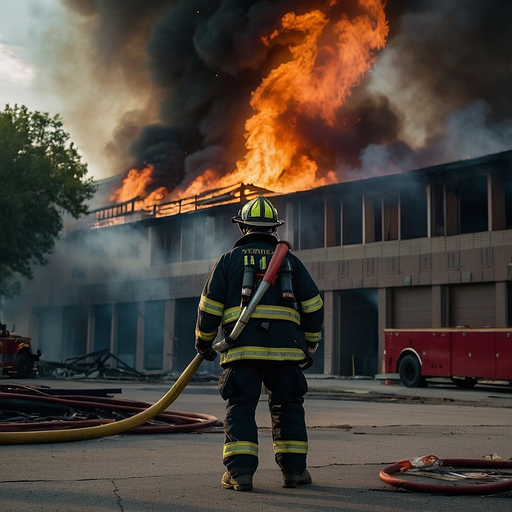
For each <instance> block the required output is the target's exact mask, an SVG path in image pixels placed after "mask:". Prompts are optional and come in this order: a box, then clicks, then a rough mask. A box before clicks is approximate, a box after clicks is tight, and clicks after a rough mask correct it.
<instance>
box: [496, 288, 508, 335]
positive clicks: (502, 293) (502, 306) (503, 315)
mask: <svg viewBox="0 0 512 512" xmlns="http://www.w3.org/2000/svg"><path fill="white" fill-rule="evenodd" d="M495 289H496V327H508V297H507V283H506V281H500V282H498V283H496V287H495Z"/></svg>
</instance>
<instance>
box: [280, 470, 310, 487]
mask: <svg viewBox="0 0 512 512" xmlns="http://www.w3.org/2000/svg"><path fill="white" fill-rule="evenodd" d="M311 482H312V480H311V475H310V474H309V471H308V470H307V469H305V470H304V473H302V475H295V474H293V473H285V472H284V471H283V487H297V485H307V484H310V483H311Z"/></svg>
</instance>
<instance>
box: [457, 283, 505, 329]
mask: <svg viewBox="0 0 512 512" xmlns="http://www.w3.org/2000/svg"><path fill="white" fill-rule="evenodd" d="M449 315H450V316H449V323H450V326H453V327H454V326H457V325H467V326H469V327H496V291H495V286H494V283H479V284H457V285H452V286H450V288H449Z"/></svg>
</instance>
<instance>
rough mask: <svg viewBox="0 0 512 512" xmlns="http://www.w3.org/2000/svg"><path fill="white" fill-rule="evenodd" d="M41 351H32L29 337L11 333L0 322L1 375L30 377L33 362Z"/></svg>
mask: <svg viewBox="0 0 512 512" xmlns="http://www.w3.org/2000/svg"><path fill="white" fill-rule="evenodd" d="M40 356H41V351H40V350H38V351H37V353H36V354H34V353H33V352H32V346H31V338H27V337H24V336H17V335H15V334H11V333H10V332H9V331H8V330H7V329H6V326H5V324H2V323H0V370H1V371H2V374H3V375H9V377H17V378H19V379H26V378H28V377H30V375H31V373H32V371H33V369H34V362H35V361H39V357H40Z"/></svg>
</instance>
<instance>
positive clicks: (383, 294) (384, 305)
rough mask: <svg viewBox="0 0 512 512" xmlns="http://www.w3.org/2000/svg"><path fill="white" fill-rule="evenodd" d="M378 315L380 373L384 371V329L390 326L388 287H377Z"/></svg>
mask: <svg viewBox="0 0 512 512" xmlns="http://www.w3.org/2000/svg"><path fill="white" fill-rule="evenodd" d="M378 300H379V306H378V308H379V309H378V315H379V322H378V323H379V332H378V337H379V338H378V339H379V347H378V357H379V359H378V363H377V368H380V373H385V369H386V368H385V359H384V349H385V343H386V337H385V335H384V329H386V328H387V327H391V318H392V316H391V314H392V306H393V303H392V300H391V290H390V289H389V288H379V290H378Z"/></svg>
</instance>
